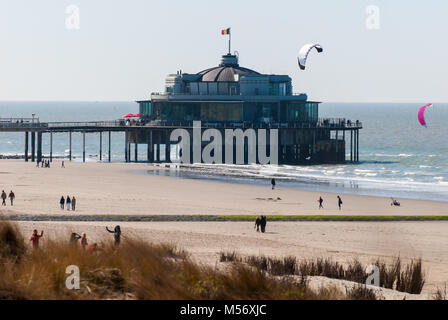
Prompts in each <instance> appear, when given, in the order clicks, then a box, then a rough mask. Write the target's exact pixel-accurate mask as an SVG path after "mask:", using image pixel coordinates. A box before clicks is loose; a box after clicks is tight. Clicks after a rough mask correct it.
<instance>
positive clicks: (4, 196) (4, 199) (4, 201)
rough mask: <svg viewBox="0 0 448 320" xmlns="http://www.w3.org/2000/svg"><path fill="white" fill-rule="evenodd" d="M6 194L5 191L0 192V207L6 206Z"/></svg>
mask: <svg viewBox="0 0 448 320" xmlns="http://www.w3.org/2000/svg"><path fill="white" fill-rule="evenodd" d="M6 198H7V196H6V192H5V190H2V206H6Z"/></svg>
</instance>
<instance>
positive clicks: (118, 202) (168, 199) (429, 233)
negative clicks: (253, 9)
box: [0, 160, 448, 298]
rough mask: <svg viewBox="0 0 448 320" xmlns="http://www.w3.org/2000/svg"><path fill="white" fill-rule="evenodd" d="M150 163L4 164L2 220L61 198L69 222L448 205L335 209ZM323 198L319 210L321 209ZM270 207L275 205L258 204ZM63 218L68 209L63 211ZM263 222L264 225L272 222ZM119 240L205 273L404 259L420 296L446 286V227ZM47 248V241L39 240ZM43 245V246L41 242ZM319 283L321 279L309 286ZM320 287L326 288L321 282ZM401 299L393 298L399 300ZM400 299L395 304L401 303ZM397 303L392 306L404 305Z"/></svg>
mask: <svg viewBox="0 0 448 320" xmlns="http://www.w3.org/2000/svg"><path fill="white" fill-rule="evenodd" d="M147 168H148V165H147V164H126V165H125V164H99V163H86V164H82V163H68V162H66V168H65V169H63V168H60V162H54V163H53V165H52V168H50V169H47V168H36V167H35V164H33V163H25V162H23V161H10V160H2V161H0V188H1V189H5V191H6V192H7V193H9V190H10V189H13V190H14V192H15V194H16V197H17V198H16V203H15V206H14V207H10V206H9V204H8V206H7V207H6V208H5V207H2V208H1V209H0V213H9V214H11V213H20V214H34V215H39V214H52V215H54V214H55V215H57V214H61V213H62V211H61V209H59V199H60V197H61V195H64V196H66V195H70V196H72V195H75V196H76V198H77V211H76V213H72V212H70V214H73V215H78V214H83V215H84V214H127V215H130V214H133V215H134V214H135V215H138V214H145V215H148V214H158V215H160V214H176V215H180V214H188V215H193V214H207V215H210V214H260V213H264V214H266V215H269V214H327V215H331V214H356V215H370V214H375V215H444V214H447V213H448V203H445V202H433V201H416V200H405V199H399V200H400V202H401V203H402V206H401V207H391V206H390V199H387V198H379V197H367V196H354V195H353V196H350V195H344V196H343V200H344V207H343V210H342V211H339V210H337V202H336V195H335V194H326V193H319V192H311V191H301V190H295V189H286V188H285V189H282V188H281V186H280V188H278V189H276V190H271V189H270V186H269V181H267V186H266V187H260V186H249V185H240V184H237V185H236V184H226V183H218V182H211V181H200V180H187V179H178V178H171V177H162V176H155V175H144V174H136V173H135V171H137V170H145V169H147ZM320 195H322V197H323V198H324V200H326V201H325V202H324V206H325V209H324V210H320V211H319V210H318V209H317V206H318V204H317V198H318V197H319V196H320ZM270 197H271V198H276V197H280V198H281V199H282V200H280V201H275V202H274V201H267V200H257V198H270ZM63 213H64V214H68V213H67V211H66V210H64V212H63ZM268 219H269V218H268ZM19 224H20V226H21V228H23V230H24V232H25V234H31V233H30V232H31V230H32V229H34V228H37V229H39V230H41V229H43V230H45V232H46V234H45V237H55V236H61V237H63V238H62V239H64V238H67V241H68V235H69V232H70V231H75V232H78V233H84V232H86V233H87V235H88V237H89V239H90V242H99V241H102V240H104V239H109V240H110V241H112V237H111V235H110V234H109V233H106V232H105V229H104V226H105V225H109V226H110V227H113V226H114V223H112V222H110V223H105V222H38V221H35V222H20V223H19ZM120 225H121V226H122V229H123V232H124V236H130V235H133V236H138V237H142V238H144V239H147V240H151V241H156V242H172V243H175V244H177V245H178V246H180V247H182V248H183V249H186V250H187V251H189V252H191V253H192V254H193V257H194V258H195V259H197V260H199V261H201V262H204V263H207V264H215V263H217V260H218V254H219V252H220V251H222V250H227V251H229V250H230V251H233V250H236V251H237V252H240V253H241V254H264V255H270V256H289V255H293V256H297V257H299V258H303V259H305V258H313V257H331V258H333V259H334V260H337V261H340V262H347V261H349V260H351V259H354V258H358V259H360V260H361V262H363V263H366V264H367V263H369V262H372V261H373V260H375V259H376V258H378V257H381V258H383V259H386V260H387V259H391V258H392V257H396V256H398V255H400V256H401V257H402V258H403V259H404V260H405V262H407V261H408V259H411V258H419V257H421V258H422V259H423V263H424V268H425V271H426V273H427V284H426V285H425V287H424V293H425V294H426V296H425V297H427V296H428V295H430V294H431V293H432V292H434V290H435V288H436V287H442V286H443V285H444V283H445V281H446V280H447V279H448V232H447V231H448V222H442V221H434V222H269V220H268V227H267V232H266V233H265V234H261V233H256V232H255V231H254V230H253V223H251V222H127V223H120ZM44 239H45V238H44ZM44 239H43V241H44ZM316 281H318V282H319V281H321V280H319V279H317V280H314V283H316ZM321 282H322V281H321ZM397 297H398V296H397ZM400 297H401V296H400ZM400 297H398V298H400Z"/></svg>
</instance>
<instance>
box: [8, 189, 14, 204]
mask: <svg viewBox="0 0 448 320" xmlns="http://www.w3.org/2000/svg"><path fill="white" fill-rule="evenodd" d="M8 197H9V200H10V201H11V206H13V205H14V199H15V198H16V195H15V194H14V192H12V190H11V192H10V193H9V196H8Z"/></svg>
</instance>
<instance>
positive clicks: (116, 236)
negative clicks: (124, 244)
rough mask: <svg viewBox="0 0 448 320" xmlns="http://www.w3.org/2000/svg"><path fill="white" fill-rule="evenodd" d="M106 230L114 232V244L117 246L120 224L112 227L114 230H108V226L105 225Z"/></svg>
mask: <svg viewBox="0 0 448 320" xmlns="http://www.w3.org/2000/svg"><path fill="white" fill-rule="evenodd" d="M106 230H107V231H108V232H110V233H113V234H114V240H115V245H116V246H118V245H119V244H120V238H121V229H120V226H116V227H115V228H114V230H113V231H112V230H109V228H108V227H106Z"/></svg>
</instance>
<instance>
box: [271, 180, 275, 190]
mask: <svg viewBox="0 0 448 320" xmlns="http://www.w3.org/2000/svg"><path fill="white" fill-rule="evenodd" d="M271 185H272V190H274V188H275V179H274V178H272V179H271Z"/></svg>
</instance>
